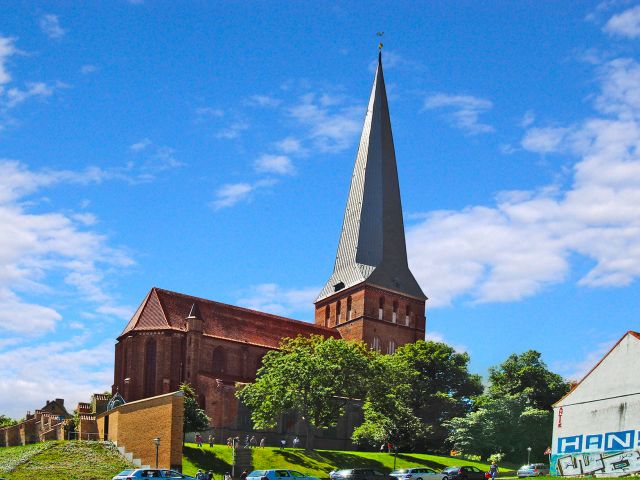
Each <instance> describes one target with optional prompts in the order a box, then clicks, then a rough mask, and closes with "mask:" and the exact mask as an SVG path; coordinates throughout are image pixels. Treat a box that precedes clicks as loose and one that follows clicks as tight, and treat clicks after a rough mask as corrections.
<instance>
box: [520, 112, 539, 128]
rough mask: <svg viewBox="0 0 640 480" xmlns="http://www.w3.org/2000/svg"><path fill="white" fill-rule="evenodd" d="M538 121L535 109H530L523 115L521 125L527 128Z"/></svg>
mask: <svg viewBox="0 0 640 480" xmlns="http://www.w3.org/2000/svg"><path fill="white" fill-rule="evenodd" d="M535 121H536V115H535V113H533V111H531V110H528V111H526V112H525V114H524V115H523V116H522V120H520V126H521V127H522V128H527V127H529V126H530V125H531V124H533V122H535Z"/></svg>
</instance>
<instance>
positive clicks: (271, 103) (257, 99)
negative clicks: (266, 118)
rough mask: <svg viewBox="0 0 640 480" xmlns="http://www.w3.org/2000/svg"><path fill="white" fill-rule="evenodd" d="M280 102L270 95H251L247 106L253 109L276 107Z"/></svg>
mask: <svg viewBox="0 0 640 480" xmlns="http://www.w3.org/2000/svg"><path fill="white" fill-rule="evenodd" d="M280 103H281V101H280V100H279V99H277V98H274V97H272V96H270V95H251V96H250V97H249V99H248V100H247V105H250V106H253V107H277V106H278V105H280Z"/></svg>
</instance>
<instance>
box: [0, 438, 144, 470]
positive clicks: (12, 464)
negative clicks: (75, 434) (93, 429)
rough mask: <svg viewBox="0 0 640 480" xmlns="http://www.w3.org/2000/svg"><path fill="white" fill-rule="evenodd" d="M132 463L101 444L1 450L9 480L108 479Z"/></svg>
mask: <svg viewBox="0 0 640 480" xmlns="http://www.w3.org/2000/svg"><path fill="white" fill-rule="evenodd" d="M130 467H131V464H129V462H127V461H126V460H125V459H124V458H122V457H121V456H120V454H119V453H118V451H117V450H116V449H115V448H110V447H107V446H105V445H104V444H102V443H100V442H86V441H82V442H43V443H36V444H34V445H26V446H24V447H7V448H0V475H1V476H2V477H3V478H6V479H7V480H33V479H37V478H45V479H47V480H62V479H65V480H108V479H110V478H111V477H113V476H114V475H115V474H116V473H118V472H119V471H121V470H124V469H125V468H130Z"/></svg>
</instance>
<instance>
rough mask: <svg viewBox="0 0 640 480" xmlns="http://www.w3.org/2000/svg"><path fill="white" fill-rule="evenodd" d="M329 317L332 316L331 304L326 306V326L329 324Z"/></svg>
mask: <svg viewBox="0 0 640 480" xmlns="http://www.w3.org/2000/svg"><path fill="white" fill-rule="evenodd" d="M329 318H331V305H327V306H326V307H324V326H325V327H328V326H329Z"/></svg>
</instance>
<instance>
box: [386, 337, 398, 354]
mask: <svg viewBox="0 0 640 480" xmlns="http://www.w3.org/2000/svg"><path fill="white" fill-rule="evenodd" d="M395 351H396V342H395V341H393V340H389V346H388V347H387V353H388V354H389V355H391V354H392V353H395Z"/></svg>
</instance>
